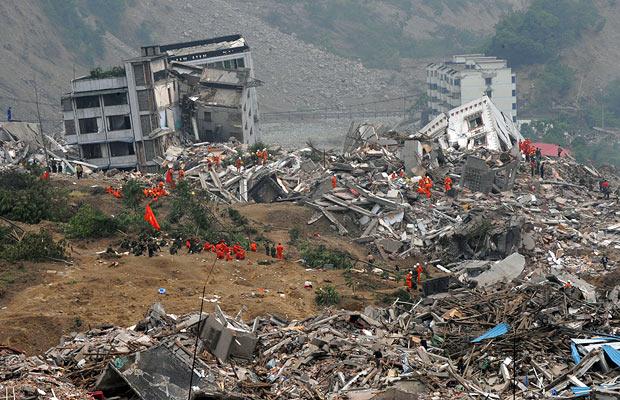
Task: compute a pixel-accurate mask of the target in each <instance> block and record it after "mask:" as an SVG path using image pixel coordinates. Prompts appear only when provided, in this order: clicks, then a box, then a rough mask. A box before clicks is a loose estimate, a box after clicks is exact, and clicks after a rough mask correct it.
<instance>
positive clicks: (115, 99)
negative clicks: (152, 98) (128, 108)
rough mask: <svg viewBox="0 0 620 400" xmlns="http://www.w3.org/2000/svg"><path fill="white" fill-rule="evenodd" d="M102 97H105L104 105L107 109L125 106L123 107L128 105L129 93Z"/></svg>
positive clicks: (110, 94)
mask: <svg viewBox="0 0 620 400" xmlns="http://www.w3.org/2000/svg"><path fill="white" fill-rule="evenodd" d="M102 97H103V105H104V106H105V107H111V106H123V105H126V104H128V103H127V93H125V92H121V93H109V94H104V95H103V96H102Z"/></svg>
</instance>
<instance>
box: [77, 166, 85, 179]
mask: <svg viewBox="0 0 620 400" xmlns="http://www.w3.org/2000/svg"><path fill="white" fill-rule="evenodd" d="M82 174H84V168H83V167H82V165H81V164H78V165H77V166H76V167H75V176H77V178H78V179H82Z"/></svg>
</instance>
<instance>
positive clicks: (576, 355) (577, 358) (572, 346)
mask: <svg viewBox="0 0 620 400" xmlns="http://www.w3.org/2000/svg"><path fill="white" fill-rule="evenodd" d="M570 354H571V356H573V361H574V362H575V364H579V362H580V361H581V356H580V355H579V352H578V351H577V346H576V345H575V343H571V344H570Z"/></svg>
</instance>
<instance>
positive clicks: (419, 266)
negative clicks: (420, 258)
mask: <svg viewBox="0 0 620 400" xmlns="http://www.w3.org/2000/svg"><path fill="white" fill-rule="evenodd" d="M422 271H423V269H422V265H420V263H418V266H417V267H416V273H417V274H418V276H417V282H418V285H419V284H420V282H422Z"/></svg>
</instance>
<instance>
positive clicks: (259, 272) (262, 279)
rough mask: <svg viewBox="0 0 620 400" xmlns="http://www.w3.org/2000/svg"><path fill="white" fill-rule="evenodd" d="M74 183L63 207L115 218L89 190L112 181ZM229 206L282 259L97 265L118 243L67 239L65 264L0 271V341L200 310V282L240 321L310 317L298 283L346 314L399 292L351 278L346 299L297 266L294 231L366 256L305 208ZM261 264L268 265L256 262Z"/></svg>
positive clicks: (33, 342)
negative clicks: (324, 291)
mask: <svg viewBox="0 0 620 400" xmlns="http://www.w3.org/2000/svg"><path fill="white" fill-rule="evenodd" d="M56 179H60V178H56ZM73 182H74V181H73V180H72V179H70V178H63V179H62V180H61V181H60V182H59V184H60V185H62V186H65V187H69V188H71V189H72V192H71V194H70V201H71V202H73V203H76V204H77V203H80V202H88V203H90V204H96V206H97V207H98V208H99V209H101V210H102V211H104V212H106V213H108V214H115V213H118V212H119V210H120V205H119V203H118V202H117V200H115V199H114V198H112V197H111V196H110V195H108V194H92V190H93V189H92V188H91V186H93V185H99V186H102V185H105V184H113V185H114V184H116V182H114V181H113V180H109V181H107V183H105V184H104V183H102V182H101V181H99V182H97V181H96V180H91V179H87V180H83V181H80V182H79V184H78V185H74V184H73ZM162 207H163V206H162ZM238 209H239V211H240V212H241V213H242V214H243V215H244V216H246V217H247V218H249V219H250V224H251V226H253V227H255V228H256V229H257V231H258V234H259V235H260V236H261V237H265V238H267V239H269V240H270V241H273V242H276V243H277V242H282V243H284V245H285V249H286V250H285V252H286V258H287V259H286V260H284V261H275V260H273V259H271V258H270V257H266V256H265V255H264V253H263V249H262V246H261V247H259V252H257V253H248V258H247V259H246V260H244V261H232V262H226V261H217V260H216V257H215V255H214V254H213V253H200V254H197V255H190V254H187V253H186V251H185V249H184V250H182V251H181V254H179V255H176V256H172V255H170V254H169V252H168V248H163V251H162V252H160V253H158V254H157V255H156V256H155V257H153V258H148V257H147V256H141V257H136V256H133V255H126V256H122V257H121V258H118V259H101V258H100V257H99V256H98V255H97V254H96V253H97V252H100V251H103V250H105V249H106V248H107V247H108V246H109V245H110V244H112V243H115V242H117V241H118V238H116V239H114V238H112V239H103V240H95V241H93V240H91V241H87V240H72V241H70V242H69V243H70V245H69V249H70V256H71V261H72V264H71V265H68V264H65V263H51V262H50V263H19V264H15V265H12V264H7V263H2V264H0V281H2V280H4V281H3V282H4V283H5V284H7V283H8V285H5V290H4V292H3V293H0V343H2V344H6V345H10V346H14V347H17V348H20V349H23V350H25V351H27V352H29V353H31V354H36V353H40V352H42V351H45V350H46V349H47V348H49V347H50V346H53V345H56V344H57V343H58V340H59V338H60V337H61V336H62V335H63V334H67V333H69V332H71V331H74V330H75V331H79V330H84V329H85V328H88V327H90V326H97V325H101V324H115V325H121V326H131V325H133V324H135V323H136V322H138V321H139V320H140V319H141V318H142V317H143V316H144V314H145V313H146V312H147V310H148V308H149V307H150V305H151V304H153V303H154V302H161V303H162V304H163V305H164V307H165V308H166V310H167V311H168V312H171V313H178V314H182V313H187V312H189V311H192V310H196V309H198V308H199V306H200V299H201V293H202V288H203V286H205V285H206V287H207V290H206V293H207V295H206V299H207V300H213V299H218V300H219V304H220V306H221V307H222V309H224V310H225V311H227V312H229V313H232V314H236V313H237V312H238V311H239V310H243V314H242V315H243V317H244V319H246V320H249V319H250V318H253V317H255V316H257V315H268V314H277V315H280V316H282V317H284V318H288V319H303V318H305V317H307V316H310V315H313V314H315V313H316V312H317V311H318V310H317V305H316V304H315V302H314V298H315V292H314V290H313V289H304V282H305V281H311V282H312V283H313V285H314V289H316V288H318V287H322V286H325V285H327V284H332V285H334V286H335V287H336V288H337V290H338V292H339V293H340V294H341V296H342V302H341V304H340V305H339V306H340V307H344V308H348V309H360V308H363V307H365V305H367V304H371V303H375V302H377V301H378V300H380V299H381V295H382V294H388V293H391V292H393V291H394V290H395V289H396V288H397V287H398V286H399V283H396V282H393V281H387V280H383V279H381V278H380V277H378V276H375V275H373V276H367V275H366V274H364V275H356V274H355V275H354V279H356V280H357V281H359V282H362V281H363V284H359V285H358V286H356V291H355V292H353V290H352V289H351V288H350V287H349V286H347V282H346V280H345V278H344V277H343V274H342V271H341V270H307V269H306V268H305V267H304V266H302V265H301V264H299V263H298V262H297V261H298V260H299V252H298V250H297V249H296V248H295V247H294V246H290V245H289V244H288V243H287V242H288V241H289V240H290V237H289V230H290V229H291V228H293V227H296V228H298V229H299V232H300V238H301V239H302V240H304V241H306V240H308V241H311V242H312V244H313V245H319V244H325V245H326V246H328V247H331V248H338V249H343V250H347V251H350V252H351V254H352V255H353V256H355V257H358V258H363V257H364V256H365V250H364V248H363V247H362V246H357V245H352V244H350V243H349V242H348V241H347V240H346V239H344V238H340V237H338V236H337V234H336V233H335V232H333V231H332V229H331V228H330V226H329V224H328V223H326V222H324V221H319V222H317V223H316V224H313V225H311V226H308V225H307V224H306V222H307V220H308V219H309V218H310V217H311V215H312V210H310V209H308V208H304V207H301V206H296V205H293V204H273V205H271V204H263V205H260V204H251V205H245V206H240V207H238ZM160 210H163V208H162V209H160ZM221 211H222V210H219V212H221ZM162 212H163V211H162ZM22 226H24V227H25V228H26V229H30V230H38V229H39V228H40V227H45V228H47V229H51V230H53V231H54V234H55V237H57V238H62V237H63V233H62V227H61V226H58V225H54V224H50V223H42V224H39V225H23V224H22ZM260 260H272V261H273V263H272V264H271V265H258V261H260ZM116 263H118V264H116ZM211 270H213V272H212V273H211ZM210 274H211V275H210ZM159 288H165V289H166V294H165V295H160V294H159V293H158V289H159ZM212 308H213V303H211V302H207V303H206V309H207V311H210V310H212Z"/></svg>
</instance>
